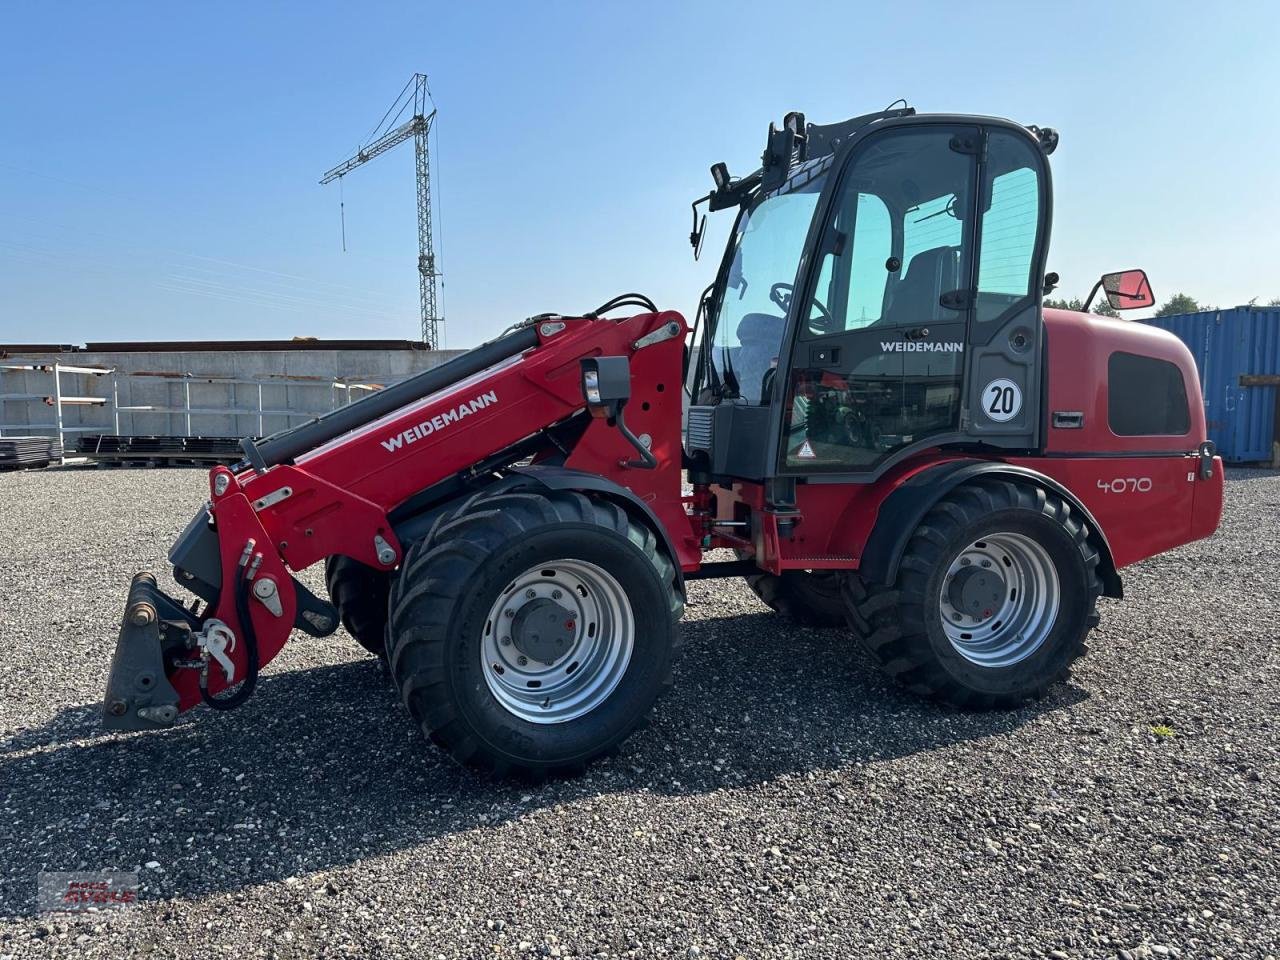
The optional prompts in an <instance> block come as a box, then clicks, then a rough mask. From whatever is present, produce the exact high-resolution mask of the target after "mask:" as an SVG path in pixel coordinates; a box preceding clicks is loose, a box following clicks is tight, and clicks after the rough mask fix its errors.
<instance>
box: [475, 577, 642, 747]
mask: <svg viewBox="0 0 1280 960" xmlns="http://www.w3.org/2000/svg"><path fill="white" fill-rule="evenodd" d="M548 600H549V601H553V602H554V603H556V604H557V605H559V606H560V607H562V608H564V610H565V611H566V614H567V616H568V617H571V618H572V622H573V624H574V628H573V631H572V633H573V637H572V641H571V643H570V644H569V646H568V647H567V648H566V650H565V651H564V652H563V653H562V654H560V655H558V656H556V657H555V658H554V659H553V660H551V661H550V662H547V661H544V660H536V659H533V658H531V657H529V656H527V654H526V653H525V652H522V651H521V649H520V648H519V646H518V644H517V643H516V642H515V640H514V639H513V637H512V635H511V634H512V633H513V630H512V626H513V624H515V623H516V622H517V620H516V618H517V617H518V616H519V614H520V611H521V609H522V608H524V607H525V606H527V605H529V604H532V603H534V602H535V601H548ZM544 606H545V604H544ZM634 648H635V617H634V615H633V614H632V610H631V602H630V601H629V600H628V599H627V595H626V592H625V591H624V590H623V589H622V585H621V584H620V583H618V581H617V580H616V579H614V577H613V575H612V574H610V573H609V572H608V571H606V570H604V569H603V568H601V567H598V566H596V565H595V564H594V563H589V562H587V561H585V560H549V561H547V562H545V563H540V564H538V565H536V566H533V567H530V568H529V569H527V570H525V571H524V572H523V573H521V574H520V575H519V576H517V577H516V578H515V579H514V580H512V581H511V583H510V584H508V585H507V586H506V587H505V588H504V589H503V591H502V592H501V593H500V594H499V595H498V598H497V599H496V600H495V601H494V602H493V605H492V606H491V607H490V608H489V614H488V616H487V617H486V618H485V624H484V634H483V638H482V642H481V644H480V667H481V670H482V671H483V672H484V678H485V683H486V684H487V685H488V687H489V692H490V693H491V694H493V698H494V699H495V700H497V701H498V703H499V704H500V705H501V706H502V707H503V709H505V710H506V711H507V712H509V713H511V714H513V715H515V716H517V717H519V718H520V719H522V720H527V721H528V722H530V723H539V724H551V723H566V722H568V721H570V720H575V719H577V718H578V717H581V716H583V715H584V714H587V713H590V712H591V711H592V710H595V709H596V708H597V707H599V706H600V705H601V704H602V703H604V701H605V700H607V699H608V698H609V696H610V694H612V693H613V691H614V690H615V689H616V688H617V686H618V684H619V682H621V680H622V677H623V675H624V674H625V673H626V671H627V666H628V664H630V662H631V654H632V652H633V650H634ZM522 660H523V661H524V662H523V663H522V662H521V661H522Z"/></svg>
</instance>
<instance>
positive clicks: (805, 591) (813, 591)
mask: <svg viewBox="0 0 1280 960" xmlns="http://www.w3.org/2000/svg"><path fill="white" fill-rule="evenodd" d="M744 579H745V580H746V581H747V586H749V587H750V588H751V589H752V590H753V591H754V592H755V595H756V596H757V597H759V598H760V602H761V603H763V604H764V605H765V606H767V607H769V608H770V609H772V610H773V611H775V612H776V613H780V614H782V615H783V616H784V617H786V618H787V619H788V620H790V621H791V622H792V623H795V624H798V625H799V626H802V627H843V626H844V625H845V612H844V600H843V599H842V597H841V595H840V579H841V577H840V574H838V573H835V572H833V571H822V570H787V571H785V572H783V573H782V574H781V575H780V576H775V575H774V574H771V573H758V574H752V575H751V576H748V577H745V578H744Z"/></svg>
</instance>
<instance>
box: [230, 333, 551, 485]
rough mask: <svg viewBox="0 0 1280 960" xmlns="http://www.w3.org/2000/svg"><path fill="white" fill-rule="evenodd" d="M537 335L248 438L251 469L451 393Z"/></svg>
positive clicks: (501, 341)
mask: <svg viewBox="0 0 1280 960" xmlns="http://www.w3.org/2000/svg"><path fill="white" fill-rule="evenodd" d="M537 345H538V334H537V331H536V330H534V328H533V327H531V326H530V327H522V328H521V329H519V330H515V331H513V332H511V333H508V334H507V335H506V336H503V337H498V339H496V340H491V341H490V342H489V343H485V344H481V345H480V346H478V347H476V348H475V349H474V350H468V351H467V352H466V353H464V354H462V355H461V356H458V357H454V358H453V359H452V360H448V361H446V362H445V363H442V364H440V366H438V367H432V368H431V369H430V370H424V371H423V372H422V373H419V374H416V375H414V376H412V377H410V378H409V379H408V380H401V381H400V382H399V383H397V384H395V385H393V386H390V387H387V388H386V389H385V390H379V391H378V392H377V393H371V394H369V395H368V396H367V397H363V398H361V399H360V400H357V401H356V402H355V403H349V404H347V405H346V406H345V407H339V408H338V409H337V410H334V411H332V412H330V413H326V414H324V415H323V416H320V417H316V418H315V419H313V420H308V421H307V422H306V423H301V424H299V425H298V426H296V427H291V428H290V429H288V430H281V431H280V432H279V433H273V434H272V435H271V436H269V437H267V438H265V439H263V440H259V441H257V442H256V443H255V442H254V441H253V440H252V439H250V438H248V437H246V438H245V439H243V440H241V441H240V446H241V448H242V449H243V450H244V453H245V457H246V459H248V461H249V464H250V465H251V466H252V467H253V468H254V469H255V470H257V471H258V472H260V473H261V472H262V471H264V470H266V469H267V468H268V467H274V466H275V465H276V464H280V463H288V462H289V461H291V460H293V458H294V457H296V456H298V455H300V454H303V453H306V452H307V451H309V450H314V449H315V448H316V447H318V446H320V445H321V444H325V443H328V442H329V441H330V440H333V439H334V438H336V437H340V436H342V435H343V434H344V433H348V432H350V431H352V430H354V429H356V428H357V427H362V426H364V425H365V424H366V423H372V422H373V421H374V420H377V419H378V418H379V417H384V416H386V415H387V414H388V413H392V412H393V411H395V410H399V409H400V408H402V407H405V406H407V405H408V404H410V403H414V402H416V401H418V400H421V399H422V398H423V397H427V396H430V395H431V394H433V393H436V392H437V391H440V390H443V389H445V388H446V387H451V386H453V385H454V384H455V383H459V382H461V381H463V380H465V379H467V377H472V376H475V375H476V374H477V373H480V372H481V371H484V370H487V369H488V368H489V367H492V366H493V365H494V364H497V363H501V362H502V361H503V360H507V359H509V358H511V357H514V356H516V355H517V354H520V353H523V352H524V351H526V350H528V349H530V348H532V347H536V346H537Z"/></svg>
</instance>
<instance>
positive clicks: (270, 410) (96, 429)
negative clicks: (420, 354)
mask: <svg viewBox="0 0 1280 960" xmlns="http://www.w3.org/2000/svg"><path fill="white" fill-rule="evenodd" d="M5 370H9V371H23V372H27V373H43V374H47V375H49V376H50V377H52V381H51V384H50V389H49V391H47V392H39V393H0V401H15V402H28V403H35V402H40V403H43V404H44V405H45V406H48V407H50V408H51V409H52V411H53V420H52V421H50V422H32V423H0V436H3V435H4V433H5V431H6V430H7V431H10V432H11V433H23V434H30V433H32V432H34V431H52V432H53V433H54V434H55V435H56V436H57V438H58V442H59V445H60V446H61V447H62V449H63V457H62V462H64V463H65V462H66V447H67V437H68V435H70V434H77V433H89V434H93V433H97V434H107V433H111V434H114V435H115V436H121V431H120V418H121V414H124V415H125V416H126V417H128V418H129V425H130V426H132V425H133V423H132V420H133V416H134V415H136V414H167V415H171V416H178V417H180V419H181V422H182V425H183V432H182V433H178V434H173V435H175V436H186V437H192V436H196V433H195V432H194V431H193V429H192V419H193V418H199V417H206V416H219V417H227V416H230V417H236V418H238V417H251V418H255V419H256V422H257V436H263V435H264V434H265V433H266V426H265V420H266V418H267V417H284V418H286V419H290V420H307V419H310V418H312V417H315V416H318V415H320V414H323V413H328V412H329V411H331V410H335V409H337V408H338V407H341V406H345V405H346V404H348V403H351V402H352V400H353V399H358V395H360V394H363V393H368V392H371V391H374V390H380V389H382V386H383V385H382V384H379V383H374V382H364V381H359V380H352V379H347V378H340V377H339V378H329V377H312V376H300V375H293V374H268V375H264V376H261V377H232V376H221V375H216V374H193V373H165V372H155V373H148V372H135V373H125V374H120V373H117V371H116V369H115V368H114V367H91V366H77V365H71V364H64V363H58V362H53V363H40V362H36V363H4V364H0V371H5ZM64 375H82V376H91V377H110V378H111V385H110V391H109V395H107V393H108V392H107V391H106V390H104V391H103V393H104V395H103V396H79V395H75V394H71V393H68V392H67V391H66V390H64V384H63V381H62V377H63V376H64ZM140 379H163V380H165V381H168V382H171V383H175V384H181V385H182V402H181V403H180V404H142V403H140V404H132V403H125V404H121V403H120V384H121V381H122V380H140ZM211 384H217V385H225V386H227V387H229V388H230V390H231V394H232V400H233V401H234V399H235V398H236V392H237V391H236V387H240V386H248V387H252V388H254V389H253V396H254V400H253V402H251V403H250V404H248V405H245V404H238V403H235V402H231V403H228V404H225V405H219V406H193V405H192V402H191V389H192V387H193V386H195V385H211ZM326 385H327V386H328V387H329V404H328V406H327V407H323V408H312V407H307V408H294V409H289V408H279V407H268V406H266V404H265V403H264V396H263V392H264V389H268V388H271V387H285V388H288V387H290V386H308V387H322V386H326ZM75 406H79V407H83V406H90V407H99V408H105V409H107V410H109V411H110V421H111V422H110V424H109V425H108V424H96V425H91V426H86V425H70V424H68V423H67V422H66V417H65V415H64V412H65V410H66V408H68V407H75ZM148 432H151V431H148Z"/></svg>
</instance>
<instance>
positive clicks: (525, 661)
mask: <svg viewBox="0 0 1280 960" xmlns="http://www.w3.org/2000/svg"><path fill="white" fill-rule="evenodd" d="M516 663H518V664H520V666H522V667H527V666H528V665H529V658H528V657H526V656H525V655H524V654H520V656H518V657H516Z"/></svg>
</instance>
